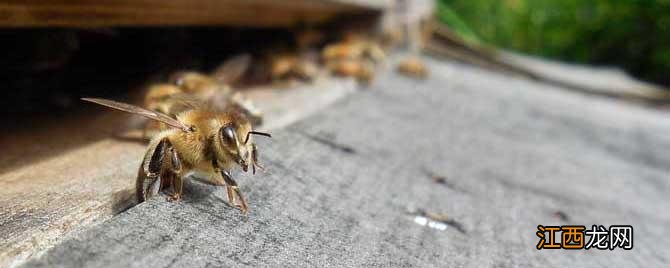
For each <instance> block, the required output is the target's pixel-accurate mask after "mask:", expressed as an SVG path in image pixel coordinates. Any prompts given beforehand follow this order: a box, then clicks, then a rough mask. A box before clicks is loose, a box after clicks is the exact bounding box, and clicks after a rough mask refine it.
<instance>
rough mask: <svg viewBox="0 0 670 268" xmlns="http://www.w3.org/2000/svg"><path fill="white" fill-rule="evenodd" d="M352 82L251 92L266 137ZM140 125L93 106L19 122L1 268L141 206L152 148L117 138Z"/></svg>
mask: <svg viewBox="0 0 670 268" xmlns="http://www.w3.org/2000/svg"><path fill="white" fill-rule="evenodd" d="M354 87H355V84H354V83H353V81H350V80H335V81H327V80H319V81H318V82H317V83H316V84H314V85H311V86H300V87H297V88H292V89H278V90H275V89H269V88H258V89H255V90H251V91H249V92H247V95H248V96H249V97H250V98H251V99H253V100H254V101H255V102H256V104H257V105H258V106H259V108H261V109H262V110H264V111H265V112H266V113H267V114H268V116H266V118H265V120H266V124H265V125H264V126H263V127H262V128H263V129H264V130H265V129H267V130H272V129H276V128H279V127H282V126H285V125H287V124H289V123H291V122H294V121H296V120H298V119H299V118H302V117H304V116H308V115H309V114H311V113H313V112H315V111H317V110H319V109H322V108H323V107H325V106H327V105H328V104H330V103H332V102H334V101H335V100H337V99H339V98H340V97H342V96H344V95H346V94H348V93H349V92H351V91H352V90H354ZM131 121H133V120H132V119H131V118H129V117H128V116H126V115H125V114H123V113H120V112H110V111H109V110H105V108H103V107H97V106H94V105H90V106H88V107H86V112H82V113H81V114H79V115H67V116H65V115H63V116H61V117H53V118H46V119H39V120H34V121H33V122H19V123H18V124H17V126H16V128H17V129H14V130H13V131H11V132H8V133H3V134H2V135H1V136H0V148H2V150H3V153H2V154H0V267H6V266H8V265H10V264H13V263H20V262H21V261H23V260H25V259H27V258H29V257H31V256H33V254H35V253H38V252H40V251H42V250H44V249H47V248H49V247H50V246H52V245H53V244H55V243H57V242H59V241H61V240H62V239H63V238H64V237H66V236H68V235H70V233H71V232H77V231H80V230H82V229H83V227H86V226H89V225H92V224H96V223H98V222H100V221H102V220H104V219H108V218H110V217H111V216H112V215H114V214H116V213H118V212H119V211H122V210H124V209H126V208H128V207H129V206H130V205H132V204H133V198H132V195H133V192H132V189H133V188H134V180H135V176H136V175H137V167H138V165H139V163H140V161H141V158H142V156H143V154H144V146H145V145H144V144H143V143H141V142H137V141H123V140H119V139H114V138H112V134H113V133H114V132H115V131H119V130H121V129H123V128H124V126H125V125H126V124H127V123H128V122H131Z"/></svg>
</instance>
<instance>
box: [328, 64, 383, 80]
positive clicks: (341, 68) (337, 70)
mask: <svg viewBox="0 0 670 268" xmlns="http://www.w3.org/2000/svg"><path fill="white" fill-rule="evenodd" d="M328 68H329V69H330V70H331V71H332V72H333V73H334V74H335V75H339V76H346V77H354V78H356V80H358V81H359V82H364V83H370V82H371V81H372V79H373V78H374V66H373V65H372V64H371V63H370V62H367V61H364V60H353V59H350V60H339V61H335V62H331V63H329V64H328Z"/></svg>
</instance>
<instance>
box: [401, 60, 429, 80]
mask: <svg viewBox="0 0 670 268" xmlns="http://www.w3.org/2000/svg"><path fill="white" fill-rule="evenodd" d="M398 72H399V73H401V74H403V75H405V76H408V77H412V78H417V79H426V78H427V77H428V75H429V71H428V67H426V64H425V63H423V61H421V60H420V59H419V58H417V57H409V58H407V59H404V60H403V61H401V62H400V64H398Z"/></svg>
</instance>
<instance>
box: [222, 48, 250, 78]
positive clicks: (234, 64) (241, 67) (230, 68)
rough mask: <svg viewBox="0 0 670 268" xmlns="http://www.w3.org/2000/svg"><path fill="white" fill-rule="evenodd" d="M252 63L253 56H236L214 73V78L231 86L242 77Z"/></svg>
mask: <svg viewBox="0 0 670 268" xmlns="http://www.w3.org/2000/svg"><path fill="white" fill-rule="evenodd" d="M250 63H251V55H249V54H240V55H237V56H234V57H232V58H230V59H228V60H226V61H225V62H223V64H221V65H220V66H219V67H217V68H216V70H214V71H213V72H212V77H214V79H216V80H217V81H219V82H221V83H224V84H230V83H232V82H235V81H237V80H239V79H240V77H242V75H243V74H244V73H245V72H246V71H247V69H248V68H249V65H250Z"/></svg>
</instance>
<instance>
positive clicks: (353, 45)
mask: <svg viewBox="0 0 670 268" xmlns="http://www.w3.org/2000/svg"><path fill="white" fill-rule="evenodd" d="M321 57H322V59H323V61H324V63H325V65H326V67H327V68H328V69H329V70H330V71H331V72H332V73H334V74H335V75H339V76H350V77H354V78H356V79H357V80H358V81H360V82H365V83H369V82H371V81H372V79H373V78H374V71H375V65H376V64H378V63H380V62H382V61H383V60H385V59H386V53H385V52H384V50H383V49H382V48H381V46H379V44H377V42H375V41H373V40H371V39H367V38H364V37H362V36H361V35H360V34H357V33H347V34H345V36H344V38H343V39H342V41H340V42H338V43H334V44H331V45H328V46H326V47H325V48H324V49H323V51H322V53H321Z"/></svg>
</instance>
